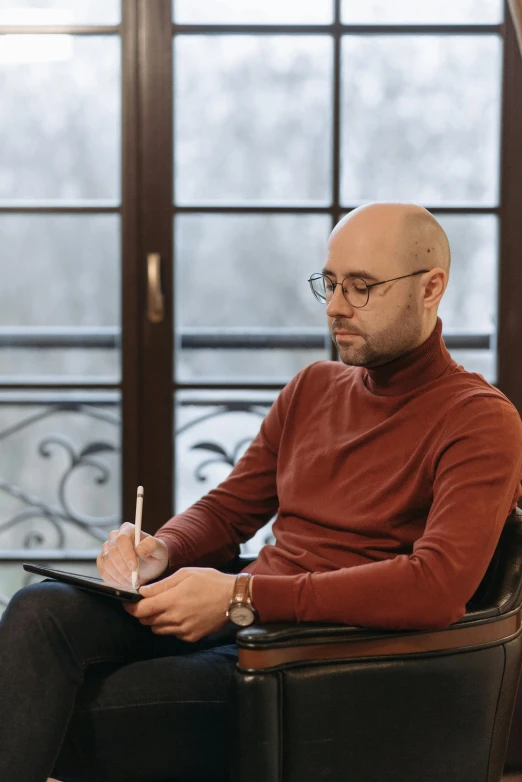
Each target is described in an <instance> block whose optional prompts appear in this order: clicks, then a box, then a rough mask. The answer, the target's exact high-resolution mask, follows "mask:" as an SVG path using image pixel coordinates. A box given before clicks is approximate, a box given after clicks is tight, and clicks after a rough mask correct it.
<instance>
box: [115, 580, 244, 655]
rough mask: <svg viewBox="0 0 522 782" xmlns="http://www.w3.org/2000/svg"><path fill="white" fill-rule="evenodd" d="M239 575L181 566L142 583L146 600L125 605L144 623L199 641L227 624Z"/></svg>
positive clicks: (185, 639) (153, 628)
mask: <svg viewBox="0 0 522 782" xmlns="http://www.w3.org/2000/svg"><path fill="white" fill-rule="evenodd" d="M235 578H236V577H235V575H231V574H229V573H221V572H220V571H219V570H215V569H214V568H197V567H185V568H180V569H179V570H177V571H176V572H175V573H173V574H172V575H171V576H167V578H164V579H162V580H161V581H156V582H155V583H154V584H145V585H144V586H142V587H140V588H139V590H138V591H139V593H140V595H143V600H139V601H138V602H137V603H123V607H124V608H125V610H126V611H127V613H129V614H132V616H135V617H136V618H137V619H139V621H140V622H141V624H143V625H150V628H151V630H152V632H153V633H157V634H158V635H175V636H177V637H178V638H181V639H182V640H184V641H199V639H200V638H202V637H203V636H204V635H209V634H210V633H215V632H217V631H218V630H221V628H222V627H224V626H225V625H226V623H227V621H228V620H227V617H226V616H225V613H226V611H227V610H228V607H229V604H230V600H231V598H232V593H233V590H234V581H235Z"/></svg>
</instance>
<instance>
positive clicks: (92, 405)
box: [0, 392, 121, 611]
mask: <svg viewBox="0 0 522 782" xmlns="http://www.w3.org/2000/svg"><path fill="white" fill-rule="evenodd" d="M104 396H105V397H106V398H105V399H102V398H101V397H100V396H99V395H93V394H88V393H85V392H81V394H79V393H68V394H63V393H62V394H61V395H60V394H59V393H55V394H50V393H49V394H46V395H44V394H43V393H38V394H35V393H34V392H32V393H30V392H26V393H25V394H22V393H17V394H14V393H13V394H7V393H4V394H2V396H1V399H0V475H1V476H2V480H1V482H0V562H1V559H2V551H4V552H6V551H10V550H12V549H27V560H30V559H31V555H30V550H34V549H38V550H39V551H41V550H44V551H46V550H54V551H56V550H57V549H58V550H59V551H63V555H64V556H65V555H66V550H67V549H76V550H78V549H89V550H96V551H99V550H100V548H101V545H102V543H103V541H104V540H106V539H107V534H108V532H109V531H110V530H111V529H114V528H117V527H119V526H120V524H121V509H120V480H121V475H120V472H121V470H120V451H121V445H120V400H119V395H117V394H112V395H104ZM54 556H56V554H54ZM49 562H50V563H51V562H54V563H56V566H57V567H59V568H61V569H62V570H68V569H71V570H75V571H77V572H88V571H87V570H85V569H84V567H83V566H77V565H76V564H75V565H74V567H69V568H68V567H67V566H66V565H64V564H62V563H59V560H58V559H50V560H49ZM26 577H27V581H28V580H29V579H28V574H26V573H25V571H23V569H22V566H21V565H16V566H15V565H12V566H9V567H6V566H5V565H4V564H1V565H0V611H1V610H2V604H4V603H5V600H4V598H5V597H6V596H10V595H12V594H13V593H14V592H15V591H16V590H17V589H19V588H20V587H21V586H22V585H23V583H25V581H24V579H25V578H26Z"/></svg>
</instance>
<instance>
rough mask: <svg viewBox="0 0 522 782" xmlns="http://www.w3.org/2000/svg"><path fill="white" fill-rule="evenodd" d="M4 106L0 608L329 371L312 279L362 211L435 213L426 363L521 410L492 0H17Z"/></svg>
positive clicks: (204, 473) (220, 455)
mask: <svg viewBox="0 0 522 782" xmlns="http://www.w3.org/2000/svg"><path fill="white" fill-rule="evenodd" d="M0 92H1V94H2V109H3V111H2V119H1V120H0V231H1V234H0V235H1V237H2V241H1V242H0V265H1V268H2V270H3V272H4V273H3V283H2V286H0V362H1V370H2V371H1V374H0V558H3V564H1V565H0V601H2V600H3V602H4V603H5V602H6V601H7V599H8V596H9V595H10V594H12V593H13V592H14V591H15V590H16V589H17V588H19V586H21V585H22V583H23V575H24V573H23V571H22V570H21V567H20V564H19V563H20V562H21V561H23V560H24V559H40V560H43V561H46V562H49V563H50V564H55V565H58V566H62V567H63V563H64V562H67V563H71V562H74V563H75V565H74V567H75V569H77V570H80V569H83V570H84V571H85V572H93V570H94V565H93V559H94V557H95V555H96V553H97V552H98V550H99V547H100V544H101V541H103V540H104V539H105V538H106V536H107V533H108V531H109V530H110V529H113V528H115V527H117V526H119V524H120V523H121V522H122V521H123V520H124V519H130V520H132V508H133V502H134V497H135V490H136V486H137V485H138V484H143V485H144V486H145V505H144V529H146V530H148V531H154V530H155V529H157V527H159V526H160V525H161V524H162V523H164V521H165V520H166V519H167V518H168V517H169V516H170V515H172V514H173V513H174V512H175V511H179V510H181V509H183V508H185V507H187V506H188V505H189V504H190V503H191V502H193V501H194V500H196V499H197V498H198V497H199V496H200V495H201V494H202V493H204V492H206V491H207V490H208V489H210V488H211V487H212V486H214V485H216V484H217V483H218V482H219V481H220V480H222V479H223V478H224V477H225V476H226V474H227V473H228V471H229V470H230V467H231V466H232V465H233V464H234V463H235V462H236V461H237V459H238V458H239V457H240V455H241V454H242V453H243V452H244V449H245V448H246V447H247V445H248V442H249V441H250V439H251V438H252V437H253V436H254V435H255V433H256V431H257V429H258V428H259V425H260V422H261V420H262V418H263V416H264V415H265V413H266V411H267V409H268V407H269V405H270V404H271V402H272V401H273V399H274V398H275V396H276V395H277V393H278V391H279V389H280V388H281V387H282V386H283V384H284V383H285V382H286V381H287V380H288V379H290V377H292V376H293V375H294V374H295V373H296V372H297V371H298V370H299V369H300V368H301V367H303V366H305V365H306V364H308V363H310V362H312V361H315V360H317V359H322V358H330V359H332V360H336V359H337V356H336V352H335V348H334V346H333V343H332V342H331V340H330V339H329V336H328V333H327V330H326V322H325V314H324V310H323V309H322V308H321V307H320V306H319V305H318V304H317V302H315V300H314V299H313V298H312V296H311V294H310V291H309V289H308V285H307V282H306V280H307V278H308V276H309V274H310V272H312V271H316V270H318V269H320V268H321V266H322V264H323V260H324V252H325V246H326V241H327V238H328V234H329V232H330V231H331V229H332V227H333V226H334V225H335V224H336V223H337V222H338V220H339V219H340V218H341V217H342V216H343V215H344V214H346V213H347V212H349V211H350V210H351V209H353V208H355V207H357V206H358V205H359V204H361V203H364V202H367V201H373V200H388V199H389V200H408V201H415V202H418V203H420V204H422V205H423V206H425V207H427V208H428V209H430V210H431V211H432V212H433V213H434V214H435V215H436V216H437V218H438V219H439V220H440V222H441V223H442V225H443V226H444V228H445V229H446V231H447V233H448V235H449V238H450V242H451V245H452V255H453V261H452V268H451V278H450V283H449V286H448V290H447V292H446V295H445V298H444V300H443V303H442V305H441V308H440V315H441V318H442V320H443V324H444V330H443V336H444V338H445V340H446V344H447V346H448V349H449V350H450V352H451V353H452V355H453V356H454V358H455V359H456V360H457V361H459V363H462V364H463V365H464V366H465V367H466V368H467V369H469V370H472V371H477V372H480V373H481V374H483V375H484V377H486V379H487V380H488V381H489V382H491V383H494V384H496V385H498V386H499V387H500V388H501V390H503V391H504V392H505V393H506V394H507V395H508V396H509V397H510V398H511V399H512V400H513V402H514V403H515V404H516V405H517V407H518V408H519V409H520V410H522V377H521V376H520V373H519V372H518V369H517V363H516V361H515V360H514V358H513V356H514V355H515V352H516V349H517V347H518V342H519V340H520V336H521V335H522V315H521V314H520V307H519V306H518V302H519V300H520V297H521V296H522V290H520V288H521V287H522V278H521V276H520V275H519V274H518V266H517V264H518V262H519V261H518V249H517V248H518V247H520V246H522V235H521V234H522V221H521V220H520V214H521V213H522V160H521V157H520V154H519V139H520V138H521V137H522V116H521V108H520V99H519V96H520V94H522V62H521V61H520V55H519V52H518V49H517V46H516V41H515V36H514V31H513V28H512V23H511V21H510V18H509V15H508V11H507V8H506V7H505V5H504V4H503V3H502V2H500V0H451V1H450V0H440V2H438V3H418V2H416V0H394V2H393V3H390V2H387V1H385V0H342V1H341V0H331V2H329V0H321V2H319V1H318V0H299V1H298V0H252V1H251V2H248V3H245V2H243V0H220V1H219V2H218V0H199V1H198V2H197V3H196V2H193V1H192V0H175V2H174V3H171V0H125V2H124V3H123V4H122V3H121V2H118V1H117V0H110V2H109V0H103V1H102V0H96V2H95V1H94V0H90V2H87V0H86V1H85V2H76V1H75V0H27V1H25V0H24V2H22V0H16V2H14V0H13V2H12V4H11V5H10V4H9V3H8V2H7V3H4V4H3V6H2V9H1V10H0ZM269 539H270V528H269V527H267V528H266V529H265V530H262V531H260V533H258V535H257V536H256V538H255V539H254V541H252V542H250V544H247V547H246V548H247V550H249V551H251V552H252V551H255V550H257V548H258V547H259V546H260V545H262V543H263V542H264V541H266V540H269ZM60 563H61V565H60ZM68 567H69V565H68ZM65 569H66V568H65Z"/></svg>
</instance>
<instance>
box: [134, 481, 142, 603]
mask: <svg viewBox="0 0 522 782" xmlns="http://www.w3.org/2000/svg"><path fill="white" fill-rule="evenodd" d="M142 511H143V486H138V494H137V497H136V518H135V519H134V548H135V549H136V548H137V547H138V545H139V543H140V541H141V514H142ZM137 586H138V571H137V570H133V571H132V587H133V589H136V588H137Z"/></svg>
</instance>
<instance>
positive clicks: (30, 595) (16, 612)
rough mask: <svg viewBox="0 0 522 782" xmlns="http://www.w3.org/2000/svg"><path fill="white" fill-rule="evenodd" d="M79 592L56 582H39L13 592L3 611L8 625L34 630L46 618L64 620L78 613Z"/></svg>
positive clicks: (67, 585)
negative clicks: (22, 626) (14, 623)
mask: <svg viewBox="0 0 522 782" xmlns="http://www.w3.org/2000/svg"><path fill="white" fill-rule="evenodd" d="M78 591H79V590H75V589H74V588H71V586H70V585H69V584H62V583H60V582H58V581H40V582H38V583H36V584H29V585H28V586H25V587H22V589H19V590H18V592H15V594H14V595H13V597H12V598H11V600H10V601H9V603H8V605H7V608H6V609H5V611H4V615H3V618H4V620H5V621H8V622H9V623H12V622H21V623H22V625H27V626H28V627H32V628H35V627H37V626H38V625H39V624H41V623H42V622H43V621H45V619H46V618H49V617H52V616H57V615H59V616H60V617H62V618H66V617H67V615H70V616H74V615H75V613H76V612H77V611H78V601H79V600H81V596H79V595H78Z"/></svg>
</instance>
